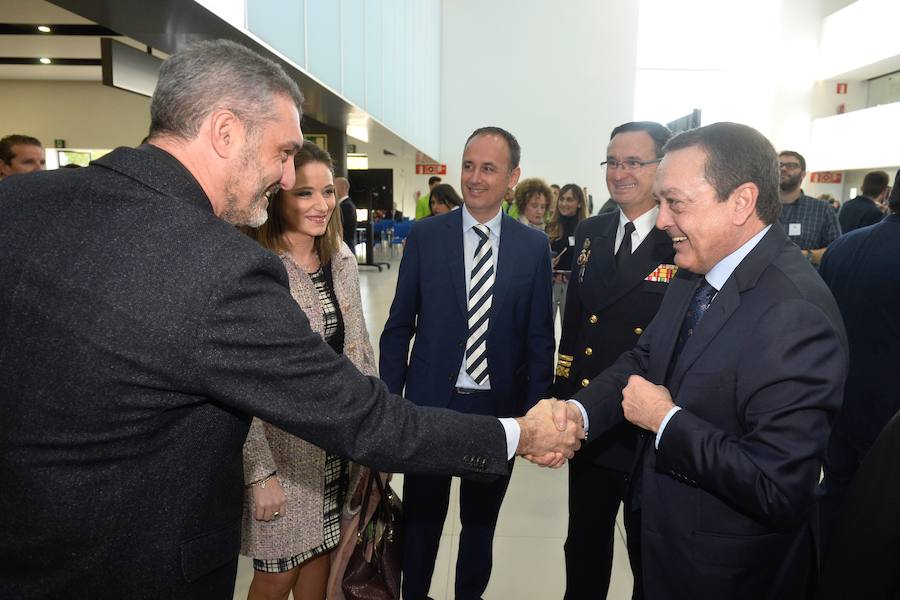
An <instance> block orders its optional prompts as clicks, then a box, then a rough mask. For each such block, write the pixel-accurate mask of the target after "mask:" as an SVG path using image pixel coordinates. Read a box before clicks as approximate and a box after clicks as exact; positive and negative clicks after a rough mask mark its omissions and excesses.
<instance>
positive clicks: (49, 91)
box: [0, 80, 150, 148]
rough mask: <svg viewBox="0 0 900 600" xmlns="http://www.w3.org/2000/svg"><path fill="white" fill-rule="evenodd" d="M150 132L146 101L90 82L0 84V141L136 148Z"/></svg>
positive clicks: (78, 146) (18, 82)
mask: <svg viewBox="0 0 900 600" xmlns="http://www.w3.org/2000/svg"><path fill="white" fill-rule="evenodd" d="M149 128H150V99H149V98H147V97H145V96H138V95H137V94H131V93H129V92H123V91H121V90H116V89H113V88H110V87H106V86H104V85H102V84H101V83H99V82H88V81H10V80H6V81H0V136H3V135H7V134H10V133H22V134H26V135H32V136H34V137H36V138H38V139H39V140H41V142H43V144H44V146H45V147H51V148H52V147H53V140H54V139H64V140H65V141H66V146H67V147H69V148H115V147H117V146H137V145H138V144H139V143H140V141H141V139H142V138H143V137H144V136H145V135H147V131H148V129H149Z"/></svg>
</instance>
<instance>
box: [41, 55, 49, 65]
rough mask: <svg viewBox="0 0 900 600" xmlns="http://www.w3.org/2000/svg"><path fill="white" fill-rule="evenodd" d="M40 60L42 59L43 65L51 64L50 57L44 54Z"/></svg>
mask: <svg viewBox="0 0 900 600" xmlns="http://www.w3.org/2000/svg"><path fill="white" fill-rule="evenodd" d="M40 60H41V64H42V65H49V64H50V59H49V58H46V57H44V56H42V57H41V59H40Z"/></svg>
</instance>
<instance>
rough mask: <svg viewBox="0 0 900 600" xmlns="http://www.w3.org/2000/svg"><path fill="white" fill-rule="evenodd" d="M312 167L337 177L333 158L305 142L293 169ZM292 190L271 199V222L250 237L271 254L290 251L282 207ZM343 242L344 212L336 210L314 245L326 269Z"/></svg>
mask: <svg viewBox="0 0 900 600" xmlns="http://www.w3.org/2000/svg"><path fill="white" fill-rule="evenodd" d="M309 163H321V164H323V165H325V166H326V167H328V170H329V171H331V172H332V173H334V163H333V162H332V160H331V155H330V154H328V153H327V152H326V151H324V150H322V149H321V148H319V147H318V146H317V145H316V144H314V143H313V142H310V141H309V140H306V141H305V142H303V146H302V147H301V148H300V150H299V151H297V153H296V154H294V169H299V168H300V167H302V166H304V165H308V164H309ZM287 191H289V190H281V191H279V192H278V193H277V194H275V195H274V196H273V197H272V201H271V202H269V207H268V208H267V209H266V212H267V213H268V218H267V219H266V222H265V223H263V224H262V225H261V226H260V227H259V229H256V230H253V229H250V230H249V233H250V235H251V237H253V238H255V239H256V241H257V242H259V243H260V244H261V245H263V246H265V247H266V248H268V249H269V250H273V251H275V252H284V251H286V250H287V249H288V247H287V243H286V240H285V237H284V236H285V223H284V215H283V214H282V204H283V202H284V194H285V193H287ZM343 239H344V233H343V225H342V223H341V211H340V209H338V208H337V206H335V208H334V210H332V211H331V217H330V218H329V219H328V225H327V226H326V227H325V233H324V234H322V235H320V236H318V237H317V238H316V241H315V242H314V244H315V248H316V252H317V253H318V254H319V262H320V263H321V264H323V265H327V264H329V263H330V262H331V259H332V257H334V256H335V255H336V254H337V253H338V249H339V248H340V246H341V241H342V240H343Z"/></svg>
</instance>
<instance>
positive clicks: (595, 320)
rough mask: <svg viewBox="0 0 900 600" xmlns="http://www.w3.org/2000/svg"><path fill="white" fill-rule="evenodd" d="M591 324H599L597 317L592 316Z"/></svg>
mask: <svg viewBox="0 0 900 600" xmlns="http://www.w3.org/2000/svg"><path fill="white" fill-rule="evenodd" d="M588 321H590V322H591V325H593V324H594V323H596V322H597V315H591V318H590V319H588Z"/></svg>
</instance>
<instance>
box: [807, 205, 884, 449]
mask: <svg viewBox="0 0 900 600" xmlns="http://www.w3.org/2000/svg"><path fill="white" fill-rule="evenodd" d="M898 255H900V215H897V214H891V215H889V216H887V217H885V219H884V220H883V221H882V222H881V223H878V224H876V225H871V226H869V227H863V228H861V229H857V230H855V231H853V232H851V233H849V234H847V235H844V236H841V237H840V238H838V239H837V240H835V241H834V242H832V244H831V245H830V246H829V247H828V251H827V252H825V256H824V257H823V258H822V265H821V267H820V268H819V273H820V274H821V275H822V278H823V279H824V280H825V283H826V284H828V287H829V288H830V289H831V293H832V294H834V297H835V300H837V304H838V307H839V308H840V310H841V315H842V316H843V317H844V323H845V324H846V326H847V338H848V340H849V343H850V370H849V371H848V375H847V385H846V387H845V389H844V405H843V407H842V409H841V414H840V416H839V417H838V419H837V421H836V422H835V426H834V428H835V432H836V433H839V434H841V435H842V436H843V437H844V438H845V439H847V440H848V441H849V442H851V444H852V445H854V446H855V447H858V448H860V449H863V450H865V449H868V448H869V446H871V445H872V442H874V441H875V438H876V437H878V434H879V433H880V432H881V429H882V428H883V427H884V426H885V424H887V422H888V421H889V420H890V419H891V417H893V416H894V413H896V412H897V410H900V379H898V378H897V365H898V361H900V306H898V299H900V265H898V263H897V257H898ZM857 464H858V461H857Z"/></svg>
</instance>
